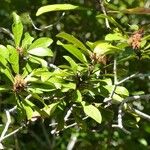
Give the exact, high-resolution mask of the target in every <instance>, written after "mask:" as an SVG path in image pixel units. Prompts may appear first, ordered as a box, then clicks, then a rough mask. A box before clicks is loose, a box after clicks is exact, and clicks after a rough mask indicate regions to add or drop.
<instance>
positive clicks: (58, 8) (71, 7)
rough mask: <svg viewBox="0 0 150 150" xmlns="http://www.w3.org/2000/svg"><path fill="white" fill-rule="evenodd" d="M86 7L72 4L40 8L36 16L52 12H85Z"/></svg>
mask: <svg viewBox="0 0 150 150" xmlns="http://www.w3.org/2000/svg"><path fill="white" fill-rule="evenodd" d="M84 9H85V8H84V7H80V6H76V5H72V4H53V5H47V6H43V7H40V8H39V9H38V11H37V13H36V16H39V15H41V14H44V13H47V12H51V11H64V10H84Z"/></svg>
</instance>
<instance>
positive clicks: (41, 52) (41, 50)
mask: <svg viewBox="0 0 150 150" xmlns="http://www.w3.org/2000/svg"><path fill="white" fill-rule="evenodd" d="M28 53H29V54H32V55H35V56H41V57H44V56H53V53H52V51H51V49H49V48H46V47H37V48H33V49H30V50H28Z"/></svg>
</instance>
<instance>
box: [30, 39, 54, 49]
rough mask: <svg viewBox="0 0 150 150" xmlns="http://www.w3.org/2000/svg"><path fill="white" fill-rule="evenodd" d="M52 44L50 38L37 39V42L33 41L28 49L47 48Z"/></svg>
mask: <svg viewBox="0 0 150 150" xmlns="http://www.w3.org/2000/svg"><path fill="white" fill-rule="evenodd" d="M52 43H53V40H52V39H51V38H47V37H41V38H38V39H37V40H35V41H34V42H33V43H32V44H31V45H30V47H29V50H30V49H34V48H38V47H44V48H46V47H48V46H50V45H51V44H52Z"/></svg>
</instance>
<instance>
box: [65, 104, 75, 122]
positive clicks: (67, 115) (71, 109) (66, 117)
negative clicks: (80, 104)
mask: <svg viewBox="0 0 150 150" xmlns="http://www.w3.org/2000/svg"><path fill="white" fill-rule="evenodd" d="M72 111H73V107H70V109H69V110H68V111H67V114H66V116H65V117H64V121H65V122H66V121H67V120H68V118H69V117H70V115H71V113H72Z"/></svg>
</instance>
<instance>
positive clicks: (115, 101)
mask: <svg viewBox="0 0 150 150" xmlns="http://www.w3.org/2000/svg"><path fill="white" fill-rule="evenodd" d="M122 101H123V98H122V97H120V96H119V95H117V94H115V93H114V94H113V98H112V103H113V104H119V103H121V102H122Z"/></svg>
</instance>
